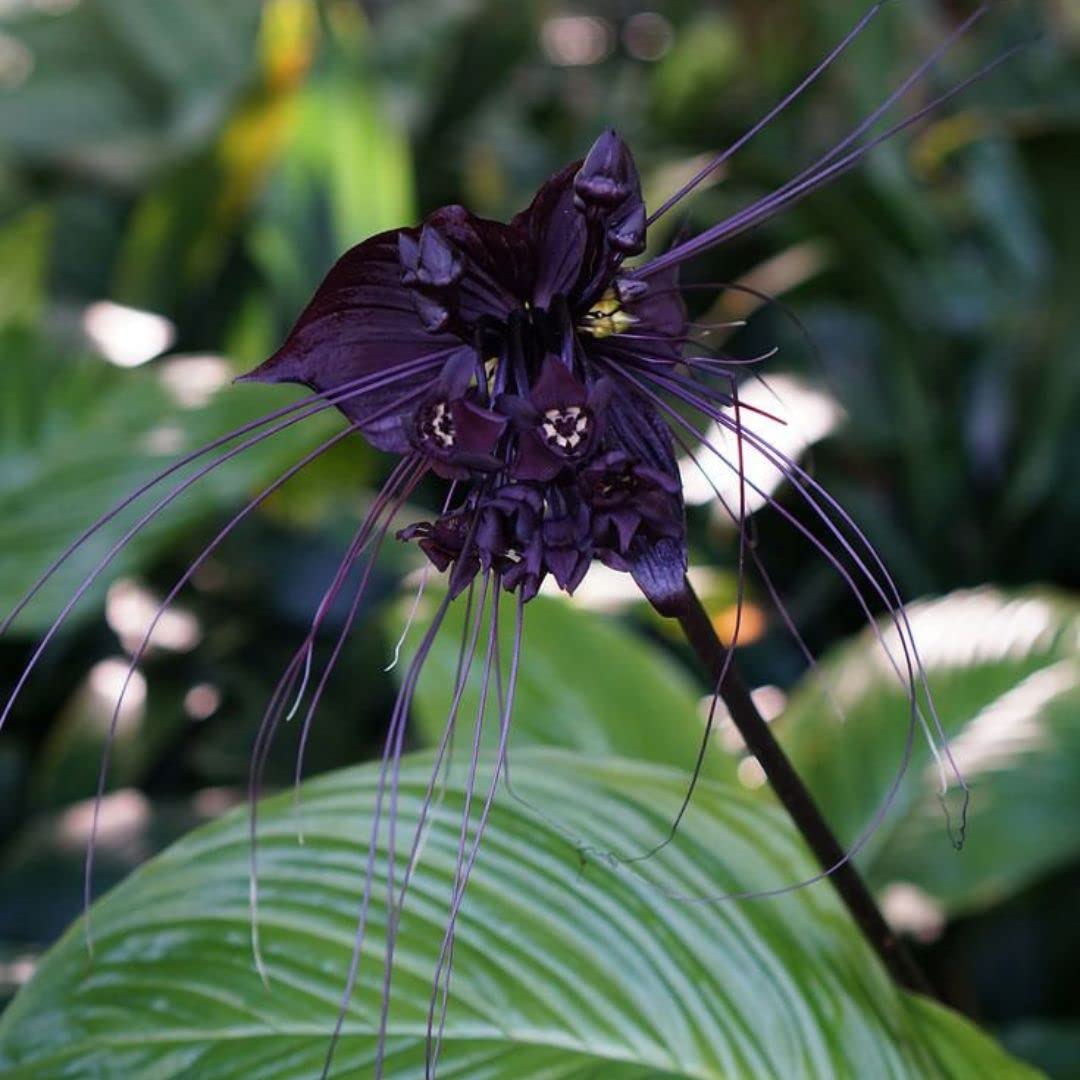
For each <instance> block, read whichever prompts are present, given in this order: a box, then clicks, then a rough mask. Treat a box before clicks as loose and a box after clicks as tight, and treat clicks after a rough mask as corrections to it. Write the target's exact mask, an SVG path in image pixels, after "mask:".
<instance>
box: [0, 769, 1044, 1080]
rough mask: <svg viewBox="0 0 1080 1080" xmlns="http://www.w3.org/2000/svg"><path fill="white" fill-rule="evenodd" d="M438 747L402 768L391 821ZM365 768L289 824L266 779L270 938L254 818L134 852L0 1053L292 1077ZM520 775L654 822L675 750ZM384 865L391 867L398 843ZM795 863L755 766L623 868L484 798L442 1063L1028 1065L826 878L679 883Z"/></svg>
mask: <svg viewBox="0 0 1080 1080" xmlns="http://www.w3.org/2000/svg"><path fill="white" fill-rule="evenodd" d="M429 770H430V762H429V761H428V759H426V758H421V759H418V760H411V761H409V762H407V763H406V764H405V766H404V768H403V771H402V776H401V798H400V802H399V807H398V809H399V818H398V821H399V834H401V835H405V836H409V835H411V833H412V829H413V827H414V826H415V823H416V821H417V814H418V808H419V805H420V802H421V799H422V797H423V792H424V790H425V785H426V782H427V777H428V773H429ZM376 777H377V774H376V771H375V770H374V769H373V768H371V767H370V766H369V767H361V768H357V769H351V770H347V771H344V772H341V773H337V774H333V775H331V776H327V777H325V778H323V779H321V780H318V781H316V782H313V783H311V784H309V785H308V786H307V788H306V800H305V824H306V829H305V840H306V842H305V844H304V845H303V846H301V845H300V844H298V842H297V838H296V820H295V818H294V816H293V813H292V805H291V799H290V798H288V797H286V798H285V799H276V800H272V801H270V802H268V803H267V804H265V806H264V813H263V817H262V822H263V825H262V848H261V850H262V867H263V877H262V881H263V897H264V904H263V918H262V932H263V946H264V951H265V957H266V963H267V968H268V974H269V980H270V982H269V986H268V987H264V986H262V985H261V983H260V981H259V978H258V976H257V975H256V973H255V971H254V970H253V966H252V961H251V957H250V954H249V946H248V909H247V895H248V880H247V865H248V837H247V832H246V822H245V819H244V816H243V815H237V814H233V815H230V816H228V817H227V818H225V819H223V820H221V821H219V822H217V823H215V824H214V825H212V826H210V827H208V828H205V829H202V830H200V831H198V832H196V833H194V834H193V835H191V836H190V837H189V838H187V839H186V840H184V841H182V842H181V843H179V844H178V845H176V846H175V847H173V848H172V849H170V850H169V851H167V852H166V853H165V854H164V855H163V856H161V857H159V858H158V859H155V860H154V861H153V862H151V863H150V864H148V865H147V866H146V867H144V868H143V869H142V870H140V871H139V872H137V873H136V874H134V875H133V876H132V877H131V878H130V879H129V880H128V881H127V882H125V883H124V884H123V885H121V886H120V887H119V888H117V889H116V890H115V891H114V892H112V893H111V894H109V895H108V896H107V897H105V898H104V899H103V900H102V901H100V902H99V903H98V905H97V906H96V908H95V910H94V913H93V915H94V928H95V934H94V936H95V942H96V951H95V955H94V958H93V960H90V959H89V958H88V956H87V953H86V950H85V946H84V942H83V936H82V928H81V927H80V926H76V927H74V928H72V930H71V931H70V932H69V933H68V934H67V935H66V936H65V937H64V938H63V939H62V940H61V942H60V943H59V944H58V945H57V946H56V947H55V948H54V949H53V951H52V952H51V953H50V954H49V955H48V956H47V957H46V959H45V960H44V961H43V963H42V964H41V966H40V968H39V970H38V972H37V974H36V975H35V977H34V978H33V979H32V980H31V982H30V983H29V984H28V985H27V986H26V987H25V989H24V990H23V991H22V993H21V994H20V995H19V997H18V998H17V999H16V1000H15V1002H14V1003H13V1004H12V1005H11V1006H10V1007H9V1009H8V1011H7V1012H6V1014H5V1015H4V1018H3V1021H2V1022H0V1068H3V1070H4V1075H5V1077H7V1078H8V1080H29V1078H30V1077H35V1078H36V1077H42V1076H49V1077H64V1076H67V1077H76V1076H80V1077H82V1076H90V1075H94V1076H97V1077H102V1078H109V1077H125V1078H139V1077H150V1076H153V1077H155V1078H157V1080H167V1078H174V1077H175V1078H179V1077H191V1076H198V1077H200V1080H213V1078H225V1077H230V1078H235V1077H245V1078H259V1080H272V1078H288V1080H300V1078H302V1077H314V1076H317V1075H318V1073H319V1069H320V1067H321V1065H322V1060H323V1055H324V1053H325V1050H326V1046H327V1033H328V1030H329V1028H330V1026H331V1025H332V1023H333V1018H334V1015H335V1013H336V1010H337V1006H338V999H339V996H340V993H341V990H342V986H343V983H344V979H345V971H346V967H347V965H348V960H349V955H350V950H351V947H352V942H353V932H354V924H355V919H356V912H357V902H358V897H359V894H360V890H361V881H362V873H363V865H364V851H363V847H364V845H363V835H364V831H365V826H366V824H367V822H368V821H369V817H370V814H371V808H372V802H373V798H374V793H375V788H376V783H377V779H376ZM515 782H516V786H517V787H518V788H519V790H521V791H522V792H524V793H526V794H527V797H528V798H529V799H530V800H531V801H532V802H534V803H535V804H536V805H538V806H540V807H543V808H545V809H546V810H547V811H549V812H550V813H552V814H557V815H558V817H559V818H560V819H561V821H562V827H561V828H562V829H565V830H566V831H568V832H569V833H571V834H573V835H575V836H577V837H580V838H581V840H582V841H583V842H588V843H589V844H593V845H604V844H608V845H610V844H611V843H613V842H616V841H619V840H622V839H624V838H626V837H628V836H633V837H637V838H645V837H653V836H659V835H660V834H661V833H662V831H663V830H664V827H665V823H666V821H667V820H668V818H669V816H670V814H671V813H672V811H673V809H674V806H675V805H676V803H677V801H678V799H679V797H680V795H681V792H682V788H683V782H684V779H683V776H682V775H681V774H680V773H678V772H675V771H672V770H666V769H661V768H658V767H656V766H648V765H644V764H641V763H630V762H626V761H616V762H611V763H608V764H605V765H601V764H587V763H584V762H582V761H581V760H580V759H578V758H577V757H576V756H575V755H572V754H569V753H566V752H558V751H550V750H549V751H531V752H529V753H528V754H526V755H522V757H521V758H520V759H519V761H518V762H517V763H516V777H515ZM462 805H463V790H462V787H461V785H460V783H459V782H458V781H457V780H456V779H455V780H452V781H451V783H450V785H449V788H448V790H447V792H446V796H445V798H444V800H443V801H442V803H441V804H440V805H439V808H438V812H437V814H436V816H435V820H434V824H433V827H432V829H431V831H430V833H429V835H428V838H427V842H426V844H425V846H424V848H423V857H422V859H421V861H420V863H419V867H418V870H417V873H416V877H415V880H414V886H413V892H412V894H411V897H410V901H409V902H408V903H407V904H406V908H405V915H404V918H403V921H402V928H401V937H400V940H399V943H398V948H397V954H396V961H395V970H396V983H395V995H394V999H393V1007H392V1008H391V1012H390V1041H389V1061H388V1068H387V1073H388V1075H390V1076H393V1077H395V1078H403V1077H420V1076H422V1075H423V1055H424V1031H425V1016H426V1012H427V1004H428V997H429V987H430V980H431V973H432V967H433V957H434V951H435V950H436V949H437V947H438V943H439V941H440V940H441V936H442V931H443V922H444V918H445V907H446V899H447V895H448V888H449V883H450V880H451V877H452V874H453V866H454V856H455V852H456V846H457V829H458V816H459V814H460V813H461V808H462ZM399 870H400V867H399ZM809 870H810V866H809V862H808V859H807V856H806V853H805V852H804V850H803V849H802V847H801V845H800V844H799V842H798V841H797V839H796V837H795V836H794V834H793V832H792V830H791V828H790V827H789V826H788V825H787V824H786V823H785V821H784V820H783V819H782V818H781V817H780V816H779V815H778V814H777V813H776V812H775V811H773V810H771V809H769V808H767V807H764V806H762V805H761V804H760V803H759V802H758V800H756V799H754V798H753V797H752V796H750V795H748V794H746V793H740V792H739V791H737V790H735V789H732V788H728V787H727V786H726V785H725V786H713V785H711V784H707V785H705V786H704V787H703V789H702V792H701V796H700V798H699V800H698V805H697V810H696V813H695V814H694V815H693V816H692V817H691V818H690V819H688V820H687V822H686V824H685V828H684V829H683V830H682V832H681V833H680V837H679V842H678V844H677V845H675V846H673V847H672V848H669V849H668V850H667V851H666V852H665V853H664V856H663V858H661V859H658V860H655V861H652V862H649V863H646V864H643V865H641V866H640V867H639V868H638V870H637V875H639V876H635V875H633V874H631V873H630V872H629V871H627V870H623V871H622V872H619V871H616V870H615V869H613V868H610V867H608V866H606V865H604V864H602V863H597V862H593V861H591V860H590V859H589V858H588V857H587V856H586V855H585V854H584V853H583V849H581V848H580V847H578V848H576V847H575V846H574V845H573V844H571V843H568V842H567V840H566V838H565V836H564V834H563V832H562V831H561V830H560V829H556V828H554V827H553V826H552V825H550V824H547V823H545V822H544V821H542V820H541V819H540V818H539V817H537V816H535V815H534V814H532V813H530V812H529V811H527V810H525V809H523V808H522V807H521V806H520V804H514V803H510V802H506V801H504V800H500V801H499V803H498V804H497V805H496V808H495V811H494V813H493V814H492V817H491V822H490V828H489V830H488V834H487V836H486V839H485V842H484V848H483V851H482V854H481V856H480V859H479V860H478V862H477V864H476V867H475V871H474V873H473V879H472V884H471V888H470V891H469V893H468V898H467V901H466V906H465V910H464V915H463V919H462V921H461V925H460V931H459V936H458V943H457V947H456V950H455V954H454V972H455V974H454V982H453V997H452V1001H451V1005H450V1010H449V1016H448V1021H447V1027H446V1037H445V1042H444V1044H443V1057H442V1072H441V1075H442V1076H444V1077H451V1076H459V1077H466V1076H467V1077H473V1078H476V1077H493V1078H494V1077H511V1076H512V1077H517V1078H540V1077H544V1078H554V1077H565V1078H569V1077H575V1078H586V1077H596V1078H599V1077H604V1078H624V1077H634V1078H642V1080H643V1078H645V1077H666V1078H676V1077H693V1078H702V1080H703V1078H720V1077H731V1078H733V1077H746V1076H754V1077H760V1078H766V1077H785V1078H786V1077H792V1076H800V1077H822V1078H826V1077H828V1078H832V1077H837V1076H874V1077H911V1076H919V1077H957V1078H967V1077H970V1076H973V1075H976V1076H993V1077H995V1078H996V1080H1003V1078H1008V1077H1016V1078H1022V1077H1032V1076H1035V1075H1037V1074H1035V1073H1034V1072H1032V1070H1030V1069H1028V1068H1027V1067H1026V1066H1023V1065H1020V1064H1018V1063H1016V1062H1014V1061H1012V1060H1011V1059H1009V1058H1008V1057H1007V1056H1006V1055H1005V1054H1004V1053H1003V1052H1002V1051H1001V1050H1000V1049H999V1048H997V1047H996V1046H995V1045H994V1044H993V1043H992V1042H991V1041H990V1040H989V1039H988V1038H986V1037H985V1036H983V1035H981V1034H980V1033H979V1032H978V1031H977V1030H975V1029H974V1028H972V1027H971V1026H970V1025H969V1024H967V1023H966V1022H965V1021H963V1020H961V1019H960V1018H959V1017H957V1016H955V1015H953V1014H951V1013H949V1012H947V1011H945V1010H944V1009H941V1008H939V1007H937V1006H935V1005H933V1004H931V1003H929V1002H928V1001H926V1000H923V999H920V998H916V997H912V996H908V995H906V994H904V993H902V992H900V991H898V990H896V989H895V988H894V987H893V986H892V985H891V984H890V983H889V982H888V980H887V978H886V976H885V974H884V972H883V971H882V970H881V969H880V968H879V966H878V964H877V962H876V961H875V960H874V958H873V957H872V955H871V954H870V953H869V951H868V949H867V947H866V946H865V945H864V943H863V942H862V940H861V938H859V936H858V935H857V934H856V933H855V931H854V930H853V928H852V927H851V925H850V923H849V922H848V920H847V919H846V918H845V916H844V915H843V913H842V911H841V909H840V907H839V905H838V902H837V900H836V899H835V897H834V896H833V894H832V892H831V890H830V889H829V888H828V887H827V886H822V887H819V888H815V889H806V890H802V891H798V892H795V893H791V894H788V895H786V896H783V897H780V898H773V899H770V900H767V901H759V902H752V901H745V902H738V903H726V904H719V905H708V904H694V903H688V902H686V901H684V900H674V899H669V898H667V897H666V896H665V890H666V891H669V892H671V891H674V892H676V893H690V894H696V893H700V892H710V891H716V890H745V889H762V888H767V887H769V886H773V885H776V884H777V883H778V882H783V881H787V880H790V879H791V877H793V876H797V875H801V874H805V873H808V872H809ZM383 894H384V879H383V874H382V871H381V870H380V871H379V874H378V880H377V881H376V885H375V889H374V901H373V902H374V905H375V906H374V911H373V915H372V927H371V940H370V942H369V945H370V949H369V950H368V951H367V952H366V953H365V962H364V963H363V964H362V965H361V975H360V980H359V985H358V987H357V991H356V994H355V996H354V999H353V1001H352V1003H351V1005H350V1007H349V1011H348V1015H347V1019H346V1022H345V1027H344V1036H343V1038H342V1041H341V1043H340V1046H339V1050H338V1054H337V1058H336V1066H335V1070H334V1076H335V1077H338V1078H344V1077H357V1078H359V1077H368V1076H370V1075H371V1060H372V1053H373V1038H372V1028H373V1026H374V1025H375V1024H376V1023H377V1018H378V1003H379V993H380V987H381V971H382V965H381V962H380V959H379V955H380V954H381V951H382V949H381V946H382V943H383V932H384V928H385V909H384V908H383V907H382V903H383V900H382V897H383Z"/></svg>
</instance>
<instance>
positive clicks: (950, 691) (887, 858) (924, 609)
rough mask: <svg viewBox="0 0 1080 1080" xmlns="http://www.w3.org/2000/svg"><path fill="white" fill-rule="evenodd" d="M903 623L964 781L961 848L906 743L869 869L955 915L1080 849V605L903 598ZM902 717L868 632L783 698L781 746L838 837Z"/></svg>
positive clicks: (1048, 597)
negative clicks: (906, 613)
mask: <svg viewBox="0 0 1080 1080" xmlns="http://www.w3.org/2000/svg"><path fill="white" fill-rule="evenodd" d="M910 616H911V622H912V628H913V630H914V634H915V639H916V641H917V642H918V644H919V648H920V651H921V655H922V658H923V661H924V662H925V665H926V669H927V673H928V676H929V682H930V686H931V689H932V690H933V694H934V699H935V701H936V704H937V710H938V713H939V715H940V718H941V721H942V724H943V726H944V728H945V730H946V732H947V733H948V735H949V737H950V739H951V740H952V744H951V745H952V752H953V754H954V756H955V759H956V762H957V764H958V766H959V767H960V770H961V772H962V773H963V774H964V775H965V777H966V779H967V781H968V783H969V784H970V786H971V788H972V794H971V807H970V812H969V815H968V829H967V839H966V843H965V845H964V848H963V850H962V851H961V852H960V853H959V854H958V855H952V854H951V853H950V852H949V849H948V842H947V839H946V836H945V825H944V820H943V815H942V811H941V805H940V801H939V798H938V794H937V792H938V790H939V784H940V781H939V775H938V772H937V770H936V769H935V768H933V767H932V766H931V763H930V762H929V755H928V753H927V750H926V747H925V744H924V741H923V740H922V736H921V735H920V734H917V735H916V740H915V749H914V756H913V764H912V767H911V770H910V772H911V775H910V777H909V778H908V782H907V783H906V784H905V785H904V788H903V790H902V792H901V794H900V796H899V797H898V799H897V805H896V806H895V807H894V809H893V812H892V813H891V814H890V815H889V817H888V819H887V821H886V823H885V825H884V826H883V827H882V828H881V830H880V831H879V833H878V835H877V836H876V837H875V840H874V842H873V844H872V845H871V848H870V850H869V851H868V858H867V861H866V866H867V869H868V871H869V873H870V874H871V876H872V877H873V879H874V880H875V881H877V882H878V883H880V884H883V885H884V884H887V883H888V882H890V881H895V880H903V881H910V882H914V883H916V884H917V885H920V886H921V887H923V888H925V889H926V890H927V891H929V892H930V893H932V894H933V895H934V896H935V897H937V898H939V899H940V900H942V901H943V902H944V903H945V904H946V905H947V906H949V907H950V908H952V909H957V910H959V909H968V908H974V907H980V906H983V905H985V904H987V903H990V902H993V901H994V900H997V899H1000V898H1001V897H1002V896H1003V895H1006V894H1008V893H1009V892H1011V891H1013V890H1015V889H1017V888H1019V887H1021V886H1023V885H1024V884H1025V883H1027V882H1029V881H1031V880H1032V879H1033V878H1034V877H1035V876H1037V875H1038V874H1040V873H1042V872H1045V871H1046V870H1048V869H1050V868H1052V867H1054V866H1057V865H1060V864H1061V863H1063V862H1065V861H1067V860H1069V859H1070V858H1074V857H1075V856H1076V855H1077V853H1078V852H1080V833H1078V832H1077V830H1076V827H1075V822H1076V820H1077V818H1078V816H1080V663H1078V661H1077V645H1078V643H1080V604H1078V603H1077V601H1076V600H1075V599H1073V598H1071V597H1068V596H1063V595H1061V594H1054V593H1051V592H1048V591H1030V592H1027V593H1019V594H1008V593H1002V592H999V591H997V590H993V589H988V588H987V589H978V590H973V591H968V592H958V593H954V594H952V595H951V596H946V597H944V598H943V599H940V600H935V601H929V602H925V603H920V604H916V605H913V606H912V608H911V611H910ZM888 640H889V641H890V643H893V644H895V639H894V638H893V637H891V636H890V637H889V638H888ZM841 714H842V716H843V718H841ZM908 722H909V713H908V708H907V702H906V699H905V698H904V697H903V695H902V694H901V691H900V685H899V683H898V681H897V679H896V677H895V675H894V674H893V672H892V671H891V669H889V668H888V666H887V663H886V661H885V660H884V657H883V654H882V653H881V650H880V648H879V647H878V646H877V645H876V643H875V642H874V640H873V639H872V638H871V637H870V635H869V634H864V635H863V636H862V637H860V638H859V639H858V640H857V641H855V642H853V643H852V644H850V645H848V646H845V647H844V648H842V649H841V650H839V651H838V652H837V653H836V654H835V655H834V656H833V657H832V658H830V659H827V661H826V662H825V663H824V664H823V665H822V666H821V668H820V670H819V672H818V673H817V674H816V675H815V676H813V677H812V678H810V679H808V680H807V681H806V683H805V684H804V686H803V688H802V689H801V690H800V691H799V692H798V693H797V694H795V695H794V696H793V697H792V699H791V702H790V705H789V708H788V711H787V713H786V714H785V716H784V720H783V731H784V740H785V745H786V746H787V747H788V748H789V751H790V753H791V755H792V757H793V759H794V760H795V762H796V764H797V765H798V767H799V768H800V770H801V771H802V773H803V776H804V777H805V778H806V780H807V782H808V783H809V785H810V786H811V788H812V790H813V791H814V794H815V795H816V796H817V797H818V798H819V800H820V801H821V803H822V805H823V806H824V808H825V810H826V813H827V816H828V818H829V820H830V822H832V824H833V825H834V827H835V828H837V829H838V830H839V831H840V832H841V833H842V835H844V837H845V838H846V839H848V840H850V839H851V838H852V837H854V836H855V835H856V834H857V833H858V832H859V830H860V829H861V828H862V827H863V826H864V825H865V824H866V823H867V822H868V821H869V820H870V818H871V816H872V815H873V812H874V809H875V807H876V806H877V805H878V803H879V802H880V800H881V798H882V796H883V794H884V793H885V791H886V790H887V788H888V786H889V783H890V781H891V778H892V776H893V774H894V773H895V771H896V767H897V764H898V762H899V761H900V754H901V746H902V743H903V739H904V733H905V731H906V729H907V726H908ZM955 795H956V793H955V789H954V791H953V793H952V794H951V795H950V797H949V801H950V803H951V804H953V805H954V806H955V804H956V802H957V799H956V797H955Z"/></svg>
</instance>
